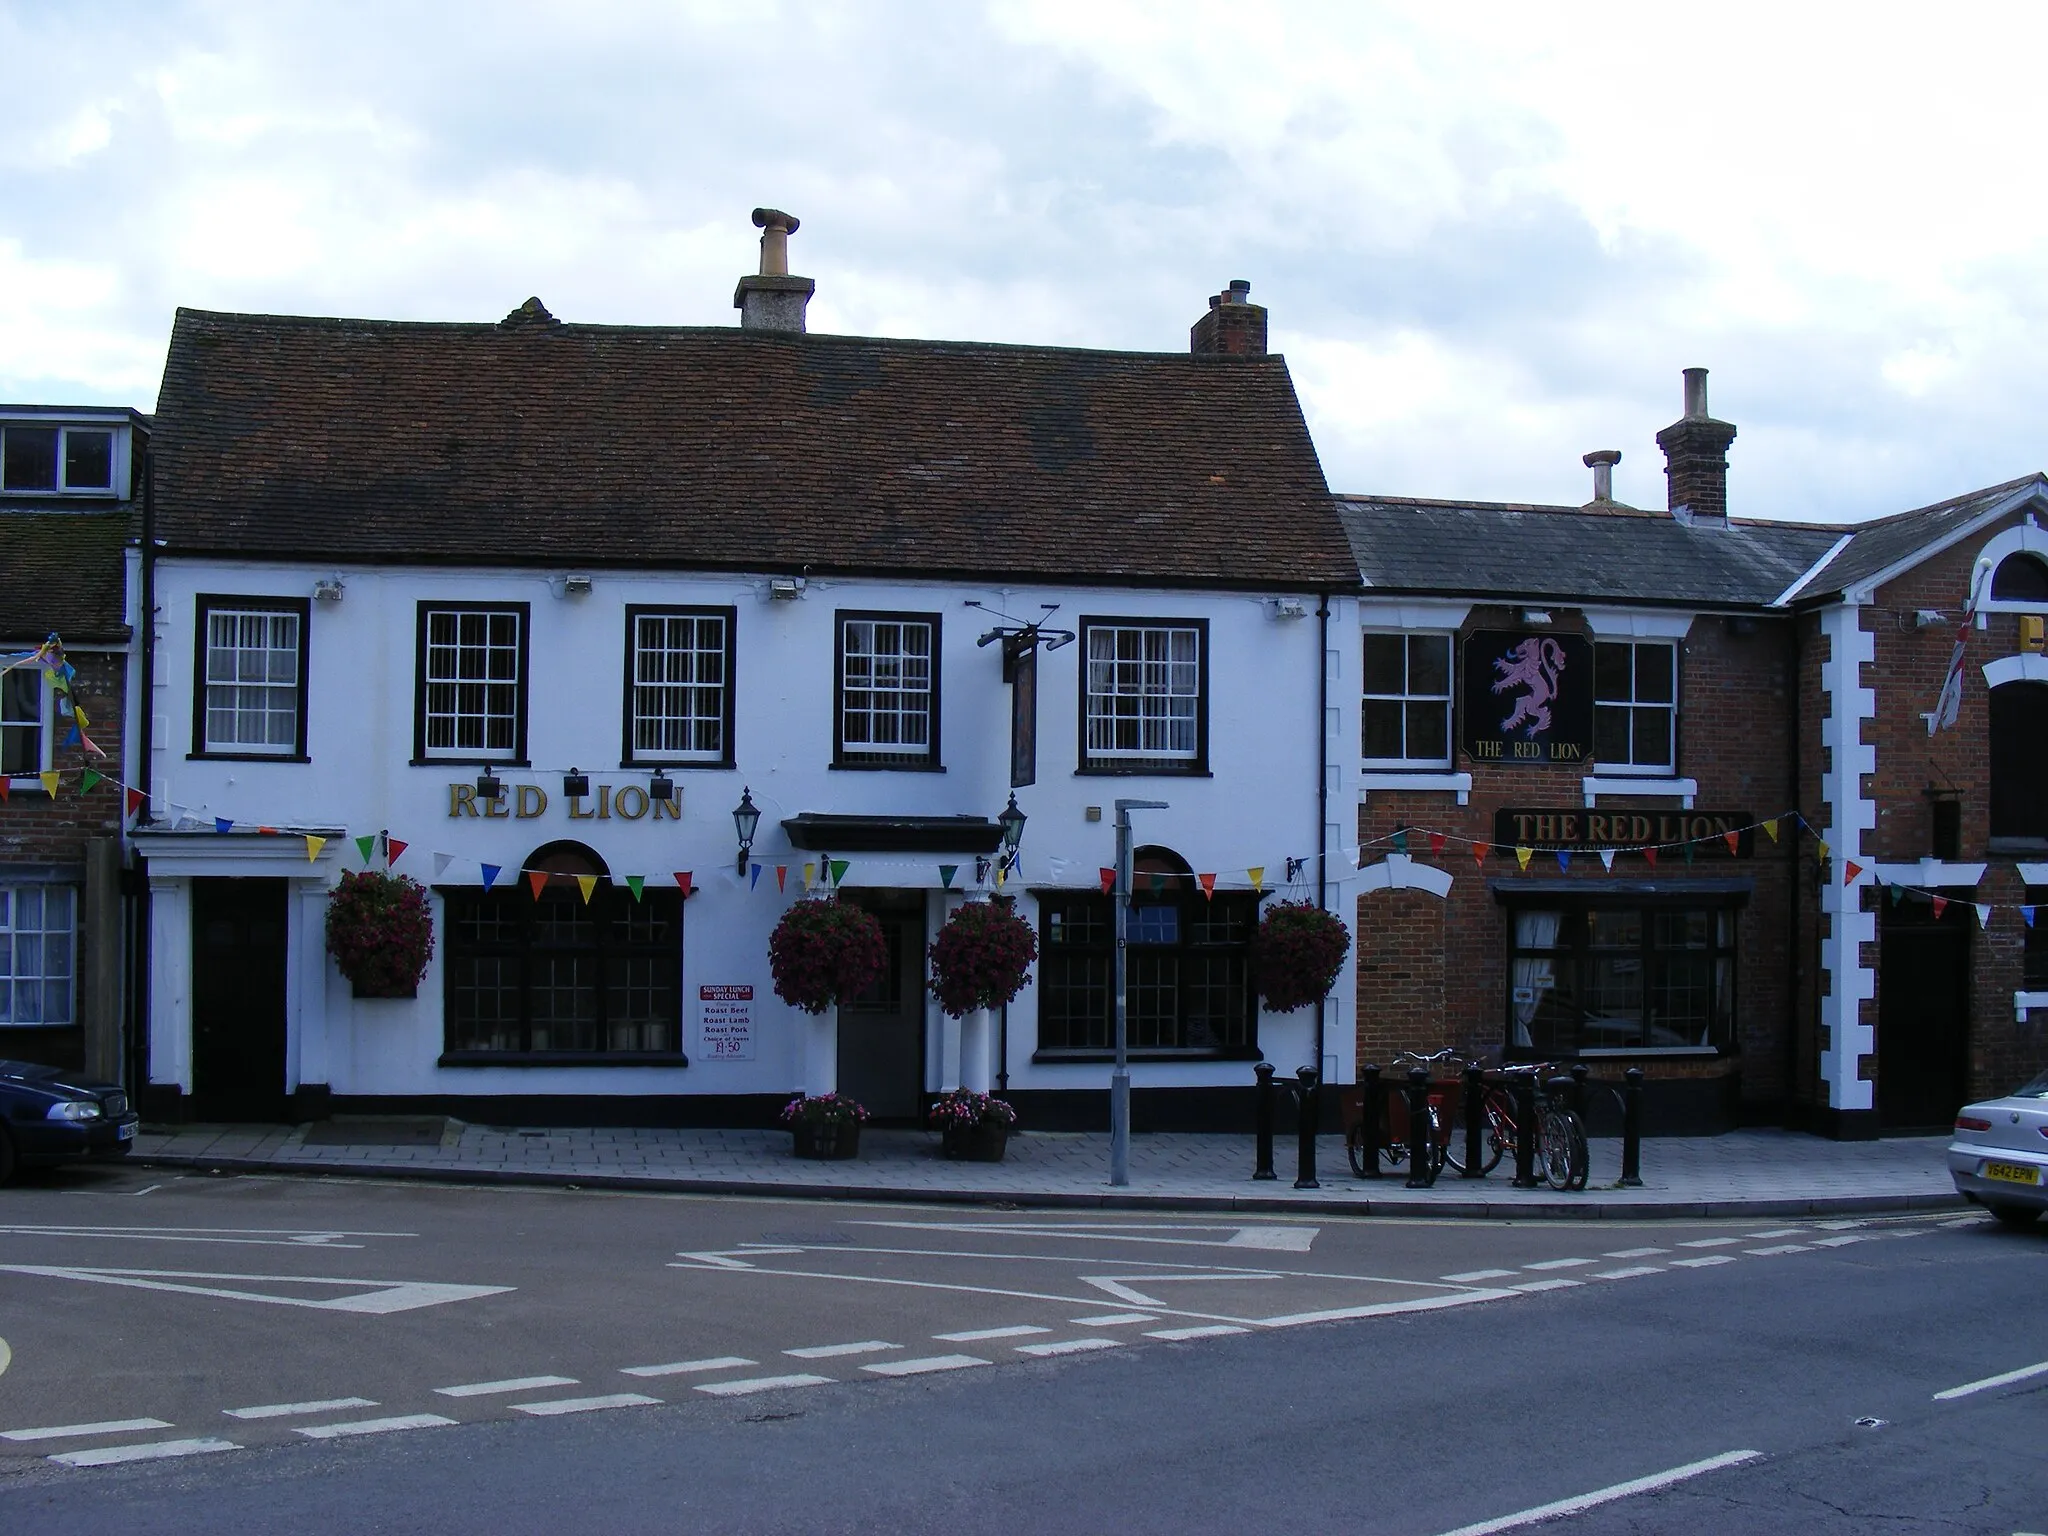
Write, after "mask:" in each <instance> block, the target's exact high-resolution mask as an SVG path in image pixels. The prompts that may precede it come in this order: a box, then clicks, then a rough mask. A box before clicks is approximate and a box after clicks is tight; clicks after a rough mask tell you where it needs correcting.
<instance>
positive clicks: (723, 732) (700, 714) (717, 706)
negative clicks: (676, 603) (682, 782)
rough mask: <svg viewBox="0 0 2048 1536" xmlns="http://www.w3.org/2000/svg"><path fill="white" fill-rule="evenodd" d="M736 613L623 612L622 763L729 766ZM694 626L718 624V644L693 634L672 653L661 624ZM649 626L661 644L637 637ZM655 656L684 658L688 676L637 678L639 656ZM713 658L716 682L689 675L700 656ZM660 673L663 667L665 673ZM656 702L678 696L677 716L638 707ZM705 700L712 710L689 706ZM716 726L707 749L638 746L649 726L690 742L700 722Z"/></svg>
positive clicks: (699, 631)
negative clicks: (680, 707)
mask: <svg viewBox="0 0 2048 1536" xmlns="http://www.w3.org/2000/svg"><path fill="white" fill-rule="evenodd" d="M737 617H738V616H737V614H736V613H735V612H734V611H733V610H732V609H730V608H660V607H632V608H629V609H628V610H627V612H626V730H625V758H624V761H625V763H626V764H628V765H638V766H676V767H730V766H731V765H732V762H733V742H732V733H733V724H734V707H733V704H734V699H733V663H734V644H735V638H736V637H735V634H734V630H735V626H736V621H737ZM679 622H681V623H689V624H691V625H694V626H702V625H705V624H713V623H715V624H716V625H717V626H718V631H717V633H718V643H717V644H716V645H715V646H706V645H704V644H702V643H701V642H702V639H703V631H702V629H701V628H698V629H695V630H693V634H694V636H695V638H696V639H697V640H698V642H699V643H698V644H696V645H693V646H690V647H688V648H686V649H682V650H677V649H674V648H672V647H671V646H669V645H668V644H667V639H668V636H667V626H669V625H672V624H676V623H679ZM647 624H655V625H659V626H661V627H662V630H663V634H662V639H663V644H661V645H660V646H656V647H649V646H647V645H646V644H645V643H644V641H643V638H642V626H643V625H647ZM654 655H660V656H665V657H680V658H684V659H685V660H684V666H683V670H686V671H689V672H691V673H692V674H693V675H692V676H691V677H689V678H686V679H676V678H672V677H655V678H652V679H649V678H646V677H643V676H642V675H641V672H642V661H643V658H645V657H649V656H654ZM708 656H715V657H716V658H717V663H718V670H719V674H720V675H719V678H718V681H717V682H715V683H707V682H703V681H701V680H700V679H699V678H698V677H696V676H695V675H694V674H695V673H696V672H697V671H698V670H700V668H701V658H704V657H708ZM665 670H666V669H665ZM649 694H651V695H654V696H655V698H656V699H657V700H659V699H661V698H665V697H679V698H680V699H681V700H682V702H683V705H684V712H682V713H649V712H647V711H646V710H644V709H643V707H642V706H643V704H644V703H646V702H647V701H648V700H647V697H646V696H647V695H649ZM707 698H709V699H710V700H711V701H712V703H713V707H712V708H711V709H710V710H709V711H708V712H707V711H705V710H702V709H698V708H696V707H695V706H696V705H698V704H701V703H703V702H704V701H705V700H706V699H707ZM707 721H708V722H710V723H711V724H712V725H714V726H715V727H716V732H717V744H716V745H715V746H713V747H710V748H701V747H679V748H671V747H664V746H660V745H653V746H648V745H643V744H642V728H643V726H652V727H654V728H655V729H656V730H657V731H660V732H662V733H667V732H669V731H673V730H678V729H680V730H681V731H682V732H683V734H684V735H685V737H686V738H689V739H695V738H696V736H697V733H698V729H699V727H700V726H701V725H703V724H704V723H705V722H707Z"/></svg>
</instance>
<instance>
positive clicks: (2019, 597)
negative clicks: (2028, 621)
mask: <svg viewBox="0 0 2048 1536" xmlns="http://www.w3.org/2000/svg"><path fill="white" fill-rule="evenodd" d="M1991 596H1992V597H1993V599H1995V600H1997V601H1999V602H2015V603H2035V602H2038V603H2048V560H2043V559H2042V558H2041V557H2040V556H2039V555H2032V554H2025V553H2022V554H2014V555H2007V556H2006V557H2005V558H2004V559H2003V560H2001V561H1999V562H1998V569H1997V570H1996V571H1994V572H1992V575H1991Z"/></svg>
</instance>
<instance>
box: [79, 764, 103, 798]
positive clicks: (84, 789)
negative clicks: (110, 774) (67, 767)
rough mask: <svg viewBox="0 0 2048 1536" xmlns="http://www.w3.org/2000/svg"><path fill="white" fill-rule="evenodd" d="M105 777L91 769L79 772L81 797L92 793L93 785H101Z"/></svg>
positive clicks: (82, 769)
mask: <svg viewBox="0 0 2048 1536" xmlns="http://www.w3.org/2000/svg"><path fill="white" fill-rule="evenodd" d="M103 777H104V775H102V774H97V773H94V772H93V771H92V770H91V769H90V768H81V769H80V770H79V772H78V792H79V793H80V794H81V795H83V794H89V793H91V791H92V787H93V785H95V784H97V783H99V782H100V780H101V778H103Z"/></svg>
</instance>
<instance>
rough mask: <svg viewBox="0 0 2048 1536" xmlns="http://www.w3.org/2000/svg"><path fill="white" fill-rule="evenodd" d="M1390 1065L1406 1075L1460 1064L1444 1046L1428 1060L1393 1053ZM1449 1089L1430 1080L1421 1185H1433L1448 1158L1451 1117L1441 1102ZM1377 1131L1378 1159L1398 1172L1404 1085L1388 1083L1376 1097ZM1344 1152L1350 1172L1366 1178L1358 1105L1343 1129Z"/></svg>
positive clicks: (1403, 1141)
mask: <svg viewBox="0 0 2048 1536" xmlns="http://www.w3.org/2000/svg"><path fill="white" fill-rule="evenodd" d="M1394 1065H1395V1066H1396V1067H1397V1068H1400V1069H1401V1070H1403V1071H1406V1070H1407V1069H1408V1068H1410V1067H1422V1068H1425V1069H1429V1068H1434V1067H1440V1066H1453V1065H1461V1064H1460V1063H1459V1060H1458V1055H1457V1052H1456V1051H1454V1050H1453V1049H1451V1048H1450V1047H1448V1046H1446V1047H1445V1048H1444V1049H1443V1050H1441V1051H1437V1052H1434V1053H1433V1054H1431V1055H1428V1056H1422V1055H1418V1054H1417V1053H1415V1052H1414V1051H1400V1052H1397V1053H1396V1054H1395V1056H1394ZM1450 1087H1451V1085H1450V1084H1448V1083H1444V1082H1438V1081H1434V1080H1433V1081H1432V1082H1431V1083H1430V1085H1429V1097H1428V1100H1427V1106H1426V1113H1427V1114H1428V1117H1429V1130H1428V1132H1427V1133H1426V1135H1425V1137H1424V1140H1423V1147H1424V1151H1425V1154H1426V1158H1427V1161H1426V1162H1425V1164H1424V1167H1423V1170H1422V1177H1423V1182H1424V1183H1427V1184H1434V1183H1436V1181H1437V1176H1438V1175H1439V1174H1441V1173H1442V1172H1443V1170H1444V1164H1445V1162H1446V1161H1448V1160H1449V1157H1450V1120H1451V1117H1450V1107H1449V1105H1448V1104H1447V1103H1446V1102H1445V1098H1446V1093H1447V1091H1448V1090H1449V1089H1450ZM1379 1131H1380V1136H1379V1155H1380V1156H1381V1157H1382V1158H1384V1159H1385V1160H1386V1163H1387V1166H1388V1167H1390V1168H1398V1167H1400V1166H1401V1165H1402V1164H1403V1163H1405V1162H1407V1161H1408V1132H1409V1120H1408V1095H1407V1092H1406V1085H1405V1084H1403V1083H1399V1082H1390V1083H1387V1084H1386V1085H1385V1092H1383V1093H1382V1094H1381V1095H1380V1111H1379ZM1344 1152H1345V1155H1346V1156H1347V1157H1348V1158H1349V1159H1350V1160H1351V1171H1352V1173H1353V1174H1354V1175H1356V1176H1357V1177H1358V1178H1361V1179H1363V1178H1367V1177H1369V1176H1370V1172H1369V1169H1368V1165H1367V1152H1366V1145H1365V1110H1364V1107H1363V1106H1362V1105H1361V1107H1360V1111H1359V1116H1358V1118H1357V1119H1356V1120H1354V1121H1352V1122H1351V1124H1350V1125H1349V1126H1347V1127H1346V1128H1345V1132H1344Z"/></svg>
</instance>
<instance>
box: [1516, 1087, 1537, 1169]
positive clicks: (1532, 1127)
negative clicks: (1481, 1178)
mask: <svg viewBox="0 0 2048 1536" xmlns="http://www.w3.org/2000/svg"><path fill="white" fill-rule="evenodd" d="M1536 1135H1537V1131H1536V1083H1535V1081H1534V1078H1533V1075H1526V1074H1525V1075H1522V1076H1518V1077H1517V1078H1516V1079H1515V1188H1517V1189H1536V1188H1538V1187H1539V1186H1540V1185H1541V1184H1542V1182H1543V1181H1542V1180H1541V1179H1539V1178H1537V1177H1536Z"/></svg>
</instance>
